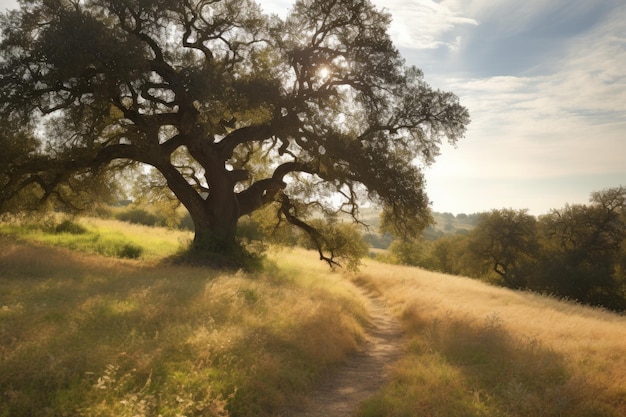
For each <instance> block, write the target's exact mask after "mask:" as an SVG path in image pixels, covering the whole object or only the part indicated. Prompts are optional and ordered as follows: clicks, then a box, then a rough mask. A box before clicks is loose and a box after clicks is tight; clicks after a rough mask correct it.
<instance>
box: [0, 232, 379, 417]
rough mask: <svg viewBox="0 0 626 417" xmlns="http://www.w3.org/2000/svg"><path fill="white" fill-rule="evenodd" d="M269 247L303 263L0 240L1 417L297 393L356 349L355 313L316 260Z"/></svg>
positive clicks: (293, 399) (267, 407) (245, 403)
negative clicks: (225, 268)
mask: <svg viewBox="0 0 626 417" xmlns="http://www.w3.org/2000/svg"><path fill="white" fill-rule="evenodd" d="M275 256H277V257H279V258H282V259H286V261H285V262H286V263H288V264H292V265H293V264H295V263H296V262H297V263H298V265H299V266H300V270H301V271H306V273H303V274H300V273H298V271H296V270H294V269H293V268H292V267H288V268H287V269H282V268H281V267H280V266H275V265H272V264H269V265H268V266H267V267H266V271H265V272H263V273H257V274H245V273H228V274H225V273H221V272H219V271H215V270H211V269H207V268H192V267H181V266H171V265H169V266H168V265H160V264H158V263H154V262H150V263H146V262H144V261H136V260H120V259H115V258H106V257H102V256H96V255H92V254H86V253H77V252H72V251H69V250H67V249H59V248H50V247H44V246H38V245H33V244H26V243H20V242H17V241H15V240H10V239H8V238H6V237H4V238H0V396H1V398H0V416H3V417H4V416H11V417H20V416H29V417H32V416H133V417H134V416H157V415H160V416H163V417H166V416H183V415H184V416H228V415H231V416H269V415H272V413H273V412H274V411H275V410H277V409H279V408H281V407H284V406H288V405H290V404H293V403H298V402H300V401H301V399H302V396H303V395H304V393H306V391H307V390H308V389H309V388H310V387H311V385H312V384H313V382H314V381H315V379H316V378H317V377H318V376H319V374H320V373H321V372H323V371H324V370H325V369H327V368H329V367H332V366H333V365H334V364H336V363H338V362H339V361H341V360H342V359H343V358H344V357H345V356H346V355H347V354H349V353H350V352H352V351H354V350H355V349H357V347H358V344H359V342H360V340H361V339H362V336H363V327H362V324H363V323H365V321H366V318H367V317H366V311H365V307H364V300H360V299H359V298H358V296H357V295H356V293H355V292H354V290H353V288H352V287H351V286H350V284H349V282H347V281H346V280H342V279H341V277H340V276H339V275H337V274H332V273H331V272H330V271H328V269H327V268H325V266H324V265H323V264H321V263H319V262H316V261H312V262H307V261H304V262H303V259H311V258H310V257H309V258H306V257H303V256H302V254H301V253H297V252H296V253H294V252H281V253H279V254H277V255H275ZM305 256H307V257H308V256H309V255H305ZM313 259H314V258H313Z"/></svg>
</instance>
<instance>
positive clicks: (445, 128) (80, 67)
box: [0, 0, 469, 263]
mask: <svg viewBox="0 0 626 417" xmlns="http://www.w3.org/2000/svg"><path fill="white" fill-rule="evenodd" d="M20 5H21V7H20V9H18V10H14V11H9V12H7V13H5V14H4V15H2V17H1V19H0V30H1V31H2V42H1V44H0V114H1V115H0V123H1V124H2V125H3V126H4V127H5V129H4V132H3V137H2V146H3V148H6V149H10V150H11V152H14V153H15V155H16V156H15V157H13V156H6V157H5V156H4V154H3V157H2V160H0V170H2V172H0V197H1V201H0V211H1V210H3V204H8V202H9V201H10V200H11V199H12V198H15V197H16V196H17V195H19V194H20V193H21V192H23V190H25V189H29V190H31V191H30V193H31V194H32V195H34V196H36V197H37V198H38V199H47V198H50V197H56V198H60V199H63V196H64V195H65V196H67V195H69V194H72V192H76V191H79V190H81V189H82V190H83V191H84V190H85V184H92V183H93V180H94V178H99V179H100V180H101V179H103V178H104V179H106V178H109V179H110V175H105V174H104V173H105V172H107V170H111V169H120V168H121V167H124V166H126V165H128V164H129V163H130V164H137V163H139V164H143V165H145V166H149V167H152V169H154V170H155V171H156V172H158V173H159V175H160V178H162V183H163V185H164V186H166V187H167V189H168V190H169V192H170V193H171V194H172V195H173V196H175V198H177V199H178V200H179V201H180V202H181V203H182V204H183V205H184V206H185V208H186V209H187V210H188V211H189V213H190V215H191V217H192V219H193V222H194V226H195V238H194V245H193V247H194V248H195V249H196V250H198V251H200V252H204V253H218V254H219V253H221V254H224V255H226V256H230V255H229V254H230V253H232V249H233V247H236V241H235V231H236V228H237V222H238V220H239V219H240V218H241V217H242V216H246V215H249V214H251V213H253V212H255V211H256V210H258V209H260V208H263V207H266V206H268V205H272V206H273V207H275V212H276V219H277V220H279V221H280V220H286V221H287V222H289V223H291V224H293V225H295V226H297V227H300V228H302V229H303V230H305V231H306V232H307V233H309V235H310V236H311V238H312V239H313V241H314V242H315V245H316V247H317V248H318V249H319V252H320V256H321V257H322V259H325V260H327V261H328V262H330V263H333V262H335V260H334V259H333V256H332V254H327V253H325V252H324V251H323V250H322V248H323V247H324V245H323V242H324V236H323V234H322V232H321V231H320V230H318V229H317V228H315V227H313V226H312V225H311V222H307V216H309V215H310V214H311V211H312V210H315V211H317V212H318V213H325V214H331V213H336V212H338V211H341V212H345V213H348V214H349V215H351V216H353V217H354V218H355V219H358V214H359V213H358V208H359V206H360V205H361V204H362V202H363V201H364V199H369V200H373V201H375V202H377V203H379V204H380V205H381V206H382V207H383V209H384V212H385V224H386V225H387V227H388V228H390V229H392V230H394V231H395V232H397V233H399V234H402V233H414V232H415V230H417V229H419V228H420V227H423V226H424V225H425V224H427V223H428V220H429V212H428V204H429V201H428V198H427V196H426V194H425V192H424V177H423V173H422V170H421V167H423V166H424V165H425V164H430V163H432V162H433V161H434V158H435V157H436V156H437V155H438V154H439V149H440V145H441V143H442V140H448V141H449V142H450V143H455V142H456V141H457V140H458V139H459V138H461V137H462V136H463V135H464V132H465V128H466V125H467V124H468V123H469V116H468V112H467V110H466V109H465V108H464V107H463V106H461V105H460V104H459V101H458V98H457V97H456V96H455V95H454V94H452V93H450V92H444V91H439V90H436V89H433V88H431V87H430V86H429V85H428V84H427V83H425V82H424V79H423V74H422V72H421V71H420V70H419V69H417V68H415V67H410V66H407V65H406V63H405V61H404V60H403V59H402V57H401V56H400V54H399V52H398V50H397V49H396V47H395V46H394V45H393V43H392V41H391V39H390V36H389V34H388V33H387V29H388V26H389V23H390V19H391V18H390V16H389V15H388V14H387V13H385V12H383V11H380V10H377V9H376V8H375V7H374V6H373V5H372V4H371V3H370V2H369V1H368V0H345V1H338V0H300V1H296V3H295V4H294V5H293V6H292V8H291V9H290V11H289V13H288V15H287V16H286V17H285V18H284V19H281V18H279V17H278V16H276V15H266V14H263V13H262V10H261V8H260V6H259V4H257V3H255V2H253V1H252V0H85V1H78V0H22V1H21V2H20ZM5 142H6V143H5ZM3 152H4V149H3ZM6 155H8V154H6ZM5 159H7V161H5ZM67 184H71V185H73V186H71V187H69V188H68V185H67ZM63 187H65V188H63ZM87 188H88V187H87ZM63 190H64V191H63ZM331 196H334V197H332V198H330V197H331Z"/></svg>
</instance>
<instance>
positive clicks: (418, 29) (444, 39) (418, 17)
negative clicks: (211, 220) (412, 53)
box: [375, 0, 477, 50]
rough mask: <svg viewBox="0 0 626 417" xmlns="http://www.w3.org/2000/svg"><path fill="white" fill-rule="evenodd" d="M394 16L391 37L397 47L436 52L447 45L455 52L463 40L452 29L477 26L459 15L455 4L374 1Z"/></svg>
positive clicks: (415, 1) (404, 0) (416, 0)
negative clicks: (433, 50)
mask: <svg viewBox="0 0 626 417" xmlns="http://www.w3.org/2000/svg"><path fill="white" fill-rule="evenodd" d="M375 3H377V4H378V5H379V6H380V7H382V8H384V9H387V10H388V11H389V12H390V13H391V14H392V16H393V21H392V23H391V28H390V34H391V36H392V37H393V39H394V41H395V42H396V44H397V45H398V46H399V47H406V48H415V49H435V48H439V47H441V46H446V47H448V48H449V49H451V50H457V49H458V48H459V45H460V42H461V40H462V38H461V36H459V35H458V34H456V33H453V34H452V35H449V32H454V29H455V28H456V27H459V26H463V25H476V24H477V22H476V20H474V19H471V18H467V17H464V16H462V15H460V14H459V9H458V8H457V7H456V2H450V1H443V2H436V1H433V0H402V1H394V2H393V3H391V4H389V3H390V2H386V3H385V2H383V1H381V0H377V1H375Z"/></svg>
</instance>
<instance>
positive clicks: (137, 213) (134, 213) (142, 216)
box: [115, 208, 165, 226]
mask: <svg viewBox="0 0 626 417" xmlns="http://www.w3.org/2000/svg"><path fill="white" fill-rule="evenodd" d="M115 218H116V219H118V220H121V221H123V222H129V223H134V224H142V225H144V226H165V219H164V218H163V217H160V216H157V215H156V214H153V213H150V212H149V211H148V210H145V209H141V208H131V209H128V210H124V211H120V212H119V213H116V214H115Z"/></svg>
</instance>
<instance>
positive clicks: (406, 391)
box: [355, 262, 626, 417]
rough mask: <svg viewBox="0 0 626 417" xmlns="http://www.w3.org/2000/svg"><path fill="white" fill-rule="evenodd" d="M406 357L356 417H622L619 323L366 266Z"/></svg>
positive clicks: (533, 299) (625, 341) (415, 272)
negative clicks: (401, 336) (403, 339)
mask: <svg viewBox="0 0 626 417" xmlns="http://www.w3.org/2000/svg"><path fill="white" fill-rule="evenodd" d="M355 279H356V280H358V281H359V282H361V284H362V285H367V286H369V287H370V288H372V289H373V290H374V291H377V292H378V293H380V294H382V296H383V297H384V298H385V299H386V300H387V301H388V303H389V304H390V305H392V306H393V308H394V309H395V310H396V312H397V314H398V316H399V317H401V319H402V321H403V323H404V326H405V329H406V334H407V339H408V348H407V354H406V356H405V357H404V358H403V359H402V361H401V362H400V364H399V365H398V366H397V367H396V369H395V371H394V378H393V381H392V382H391V384H389V385H388V387H387V388H386V389H385V390H384V391H383V392H381V393H380V394H379V395H377V396H376V397H375V398H373V399H371V400H370V401H369V402H368V403H367V404H365V405H364V406H363V408H362V410H361V413H360V414H359V416H360V417H365V416H395V417H399V416H406V417H409V416H441V417H443V416H477V417H478V416H485V417H492V416H502V417H504V416H507V417H511V416H520V417H521V416H528V417H534V416H555V417H556V416H568V417H577V416H579V417H582V416H587V417H592V416H597V417H611V416H613V417H620V416H626V317H625V316H623V315H617V314H612V313H609V312H606V311H603V310H597V309H592V308H589V307H583V306H580V305H576V304H572V303H567V302H561V301H557V300H554V299H552V298H549V297H544V296H539V295H534V294H530V293H522V292H515V291H511V290H507V289H504V288H497V287H491V286H488V285H486V284H483V283H481V282H478V281H475V280H470V279H467V278H461V277H453V276H449V275H443V274H438V273H433V272H427V271H423V270H419V269H415V268H409V267H400V266H394V267H389V266H388V265H381V264H376V263H373V262H367V265H366V267H365V268H364V270H363V272H362V273H360V274H359V275H358V276H357V277H356V278H355Z"/></svg>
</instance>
